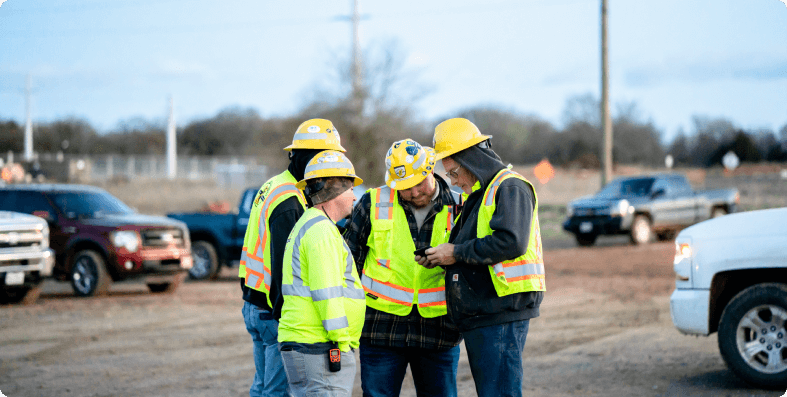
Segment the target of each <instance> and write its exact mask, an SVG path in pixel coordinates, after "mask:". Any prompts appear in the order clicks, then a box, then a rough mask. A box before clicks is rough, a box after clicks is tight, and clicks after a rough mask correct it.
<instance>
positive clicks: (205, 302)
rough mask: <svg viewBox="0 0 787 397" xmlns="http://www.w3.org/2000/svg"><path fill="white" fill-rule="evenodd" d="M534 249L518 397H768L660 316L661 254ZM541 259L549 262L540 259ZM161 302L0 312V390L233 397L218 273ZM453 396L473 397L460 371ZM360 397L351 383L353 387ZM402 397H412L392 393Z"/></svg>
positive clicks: (232, 322)
mask: <svg viewBox="0 0 787 397" xmlns="http://www.w3.org/2000/svg"><path fill="white" fill-rule="evenodd" d="M565 245H566V243H565V241H563V242H555V243H551V242H549V241H546V242H545V247H547V248H548V249H547V251H546V253H545V259H546V262H547V288H548V292H547V295H546V299H545V301H544V304H543V306H542V315H541V317H539V318H537V319H535V320H533V321H532V322H531V328H530V333H529V335H528V340H527V345H526V348H525V353H524V356H525V367H526V368H525V381H524V390H525V395H528V396H577V395H581V396H688V395H691V396H751V395H756V396H763V395H764V396H780V395H782V393H783V391H765V390H757V389H751V388H748V387H747V386H746V385H745V384H744V383H742V382H741V381H740V380H738V379H737V378H736V377H735V376H734V375H733V374H732V373H731V372H730V371H728V370H727V368H726V367H725V365H724V363H723V361H722V359H721V357H720V356H719V353H718V349H717V347H716V337H715V336H712V337H709V338H695V337H690V336H683V335H681V334H679V333H678V332H677V331H676V330H675V328H674V327H673V326H672V323H671V321H670V317H669V294H670V293H671V291H672V289H673V273H672V255H673V250H674V248H673V245H672V243H660V244H653V245H649V246H644V247H633V246H629V245H626V244H625V240H622V241H617V240H614V239H612V240H606V241H600V242H599V245H600V246H596V247H593V248H577V247H571V246H570V245H571V244H569V247H568V248H555V247H559V246H565ZM550 247H551V249H549V248H550ZM222 275H223V277H222V279H221V280H220V281H218V282H199V283H197V282H191V283H186V284H184V285H182V286H181V288H180V289H179V290H177V291H176V292H175V293H174V294H172V295H152V294H150V293H148V292H147V290H146V289H145V288H144V286H141V285H115V286H113V288H112V290H111V293H110V295H109V296H105V297H99V298H92V299H78V298H75V297H74V296H73V295H72V294H71V291H70V286H69V285H68V284H65V283H55V282H48V283H47V285H46V286H45V291H44V293H43V294H42V297H41V299H40V301H39V302H38V303H37V304H35V305H33V306H26V307H22V306H5V307H0V391H1V392H2V393H3V394H4V395H5V396H8V397H20V396H44V397H46V396H57V397H62V396H189V397H199V396H245V395H248V386H249V383H250V381H251V378H252V376H253V373H254V364H253V362H252V357H251V340H250V338H249V336H248V334H247V333H246V330H245V327H244V324H243V319H242V317H241V314H240V308H241V300H240V298H239V287H238V284H237V282H236V281H235V280H236V279H235V278H234V277H233V274H232V271H230V269H225V271H224V273H223V274H222ZM458 382H459V390H460V393H459V394H460V396H475V390H474V386H473V381H472V376H471V374H470V371H469V367H468V364H467V359H466V357H465V356H463V358H462V361H460V367H459V376H458ZM355 388H356V392H355V394H354V395H356V396H360V395H361V393H360V382H359V381H358V380H356V384H355ZM402 395H403V396H414V395H415V393H414V390H413V388H412V385H411V384H406V385H405V389H404V390H403V392H402Z"/></svg>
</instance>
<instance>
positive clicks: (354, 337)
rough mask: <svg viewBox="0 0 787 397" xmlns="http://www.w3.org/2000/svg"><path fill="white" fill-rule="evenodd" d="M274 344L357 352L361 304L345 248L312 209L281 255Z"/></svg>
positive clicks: (360, 290) (330, 224)
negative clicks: (276, 340)
mask: <svg viewBox="0 0 787 397" xmlns="http://www.w3.org/2000/svg"><path fill="white" fill-rule="evenodd" d="M281 291H282V295H283V296H284V305H283V306H282V309H281V319H279V342H298V343H322V342H338V344H339V349H341V351H344V352H346V351H350V348H357V347H358V341H359V339H360V338H361V330H362V328H363V320H364V314H365V312H366V302H365V299H364V293H363V287H362V286H361V283H360V281H359V277H358V271H357V270H356V269H355V261H354V260H353V256H352V254H351V253H350V248H349V247H348V246H347V243H345V242H344V239H343V238H342V236H341V235H340V234H339V230H338V229H337V228H336V225H335V224H334V223H333V221H331V220H330V219H329V218H328V217H326V216H325V214H324V213H323V212H322V211H321V210H319V209H317V208H309V209H308V210H306V212H304V213H303V216H301V219H299V220H298V222H297V223H296V224H295V227H293V229H292V232H291V233H290V236H289V238H288V239H287V248H286V249H285V251H284V262H283V266H282V287H281Z"/></svg>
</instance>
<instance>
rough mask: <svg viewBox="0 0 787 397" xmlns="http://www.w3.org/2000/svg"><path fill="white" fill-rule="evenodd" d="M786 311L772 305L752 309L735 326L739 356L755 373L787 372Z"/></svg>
mask: <svg viewBox="0 0 787 397" xmlns="http://www.w3.org/2000/svg"><path fill="white" fill-rule="evenodd" d="M786 322H787V311H785V310H784V309H783V308H781V307H779V306H775V305H761V306H757V307H755V308H752V309H751V310H749V311H748V312H746V314H745V315H744V316H743V317H742V318H741V321H739V322H738V329H737V332H736V341H737V344H738V354H740V356H741V358H743V361H745V362H746V364H748V365H749V366H750V367H752V368H754V369H755V370H756V371H758V372H761V373H765V374H775V373H779V372H782V371H784V370H787V345H785V342H787V330H785V323H786Z"/></svg>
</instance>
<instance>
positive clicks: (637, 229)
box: [634, 219, 650, 243]
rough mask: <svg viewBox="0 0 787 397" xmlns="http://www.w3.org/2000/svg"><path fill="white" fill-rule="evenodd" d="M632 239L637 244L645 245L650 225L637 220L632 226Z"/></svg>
mask: <svg viewBox="0 0 787 397" xmlns="http://www.w3.org/2000/svg"><path fill="white" fill-rule="evenodd" d="M634 239H635V240H637V242H638V243H646V242H648V240H649V239H650V225H648V222H647V221H645V220H642V219H638V220H637V221H636V223H635V224H634Z"/></svg>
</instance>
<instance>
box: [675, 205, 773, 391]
mask: <svg viewBox="0 0 787 397" xmlns="http://www.w3.org/2000/svg"><path fill="white" fill-rule="evenodd" d="M675 247H676V253H675V261H674V267H675V275H676V282H675V287H676V289H675V291H674V292H673V293H672V297H671V299H670V312H671V314H672V322H673V324H675V327H677V328H678V330H679V331H681V332H683V333H686V334H691V335H704V336H708V335H710V334H711V333H713V332H718V333H719V335H718V342H719V350H720V351H721V355H722V357H723V358H724V361H725V362H726V363H727V365H728V366H729V367H730V369H731V370H732V371H733V372H734V373H735V374H737V375H738V376H739V377H740V378H742V379H743V380H745V381H746V382H749V383H751V384H753V385H757V386H760V387H767V388H781V389H784V387H786V386H787V208H777V209H768V210H759V211H750V212H743V213H737V214H732V215H729V216H724V217H721V218H716V219H711V220H708V221H705V222H701V223H698V224H696V225H694V226H691V227H689V228H687V229H685V230H683V231H682V232H680V234H678V236H677V237H676V239H675Z"/></svg>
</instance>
